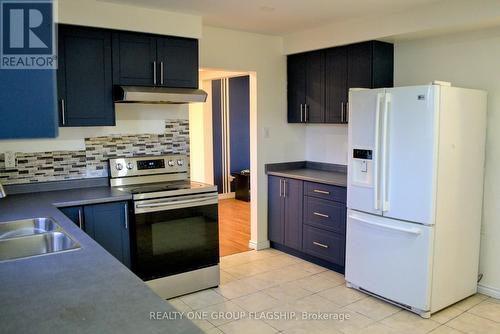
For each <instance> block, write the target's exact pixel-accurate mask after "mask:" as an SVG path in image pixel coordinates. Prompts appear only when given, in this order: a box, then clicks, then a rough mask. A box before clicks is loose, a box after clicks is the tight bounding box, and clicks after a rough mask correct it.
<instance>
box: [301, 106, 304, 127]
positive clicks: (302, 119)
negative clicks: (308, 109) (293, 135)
mask: <svg viewBox="0 0 500 334" xmlns="http://www.w3.org/2000/svg"><path fill="white" fill-rule="evenodd" d="M303 106H304V105H303V104H302V103H301V104H300V123H303V122H304V107H303Z"/></svg>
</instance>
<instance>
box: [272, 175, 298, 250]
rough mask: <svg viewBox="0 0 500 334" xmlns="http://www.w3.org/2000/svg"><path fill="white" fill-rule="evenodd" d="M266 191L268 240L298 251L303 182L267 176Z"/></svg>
mask: <svg viewBox="0 0 500 334" xmlns="http://www.w3.org/2000/svg"><path fill="white" fill-rule="evenodd" d="M268 189H269V191H268V193H269V194H268V225H269V230H268V233H269V240H271V241H273V242H277V243H279V244H283V245H285V246H287V247H290V248H293V249H297V250H300V249H301V248H302V196H303V195H302V194H303V191H302V189H303V182H302V181H299V180H292V179H287V178H280V177H275V176H269V188H268Z"/></svg>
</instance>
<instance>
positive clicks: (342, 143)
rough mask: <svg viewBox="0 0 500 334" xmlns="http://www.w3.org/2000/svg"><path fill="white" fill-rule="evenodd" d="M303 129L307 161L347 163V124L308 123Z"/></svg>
mask: <svg viewBox="0 0 500 334" xmlns="http://www.w3.org/2000/svg"><path fill="white" fill-rule="evenodd" d="M305 130H306V136H305V139H304V140H305V156H304V158H305V159H306V160H307V161H317V162H326V163H331V164H338V165H347V125H340V124H339V125H333V124H325V125H322V124H308V125H307V126H306V129H305Z"/></svg>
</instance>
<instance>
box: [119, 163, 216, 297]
mask: <svg viewBox="0 0 500 334" xmlns="http://www.w3.org/2000/svg"><path fill="white" fill-rule="evenodd" d="M109 164H110V166H109V167H110V171H111V173H110V183H111V186H112V187H116V188H117V189H119V190H121V191H124V192H128V193H130V194H132V198H133V205H132V206H131V208H130V211H131V212H130V216H131V219H130V223H131V224H130V233H131V235H130V240H131V253H132V254H131V258H132V271H133V272H134V273H135V274H136V275H138V276H139V277H140V278H142V279H143V280H144V281H146V282H147V284H148V285H149V286H150V287H151V288H152V289H153V290H155V291H156V293H158V294H159V295H160V296H162V297H163V298H171V297H175V296H179V295H183V294H187V293H191V292H194V291H198V290H203V289H207V288H210V287H214V286H218V285H219V235H218V194H217V187H216V186H213V185H208V184H203V183H198V182H193V181H190V180H189V174H188V168H189V166H188V165H189V164H188V158H187V157H186V156H184V155H163V156H141V157H131V158H115V159H110V160H109Z"/></svg>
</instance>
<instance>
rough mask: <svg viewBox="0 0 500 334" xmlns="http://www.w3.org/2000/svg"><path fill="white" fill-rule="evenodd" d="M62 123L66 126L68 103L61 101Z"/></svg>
mask: <svg viewBox="0 0 500 334" xmlns="http://www.w3.org/2000/svg"><path fill="white" fill-rule="evenodd" d="M61 122H62V125H66V102H65V101H64V99H61Z"/></svg>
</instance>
